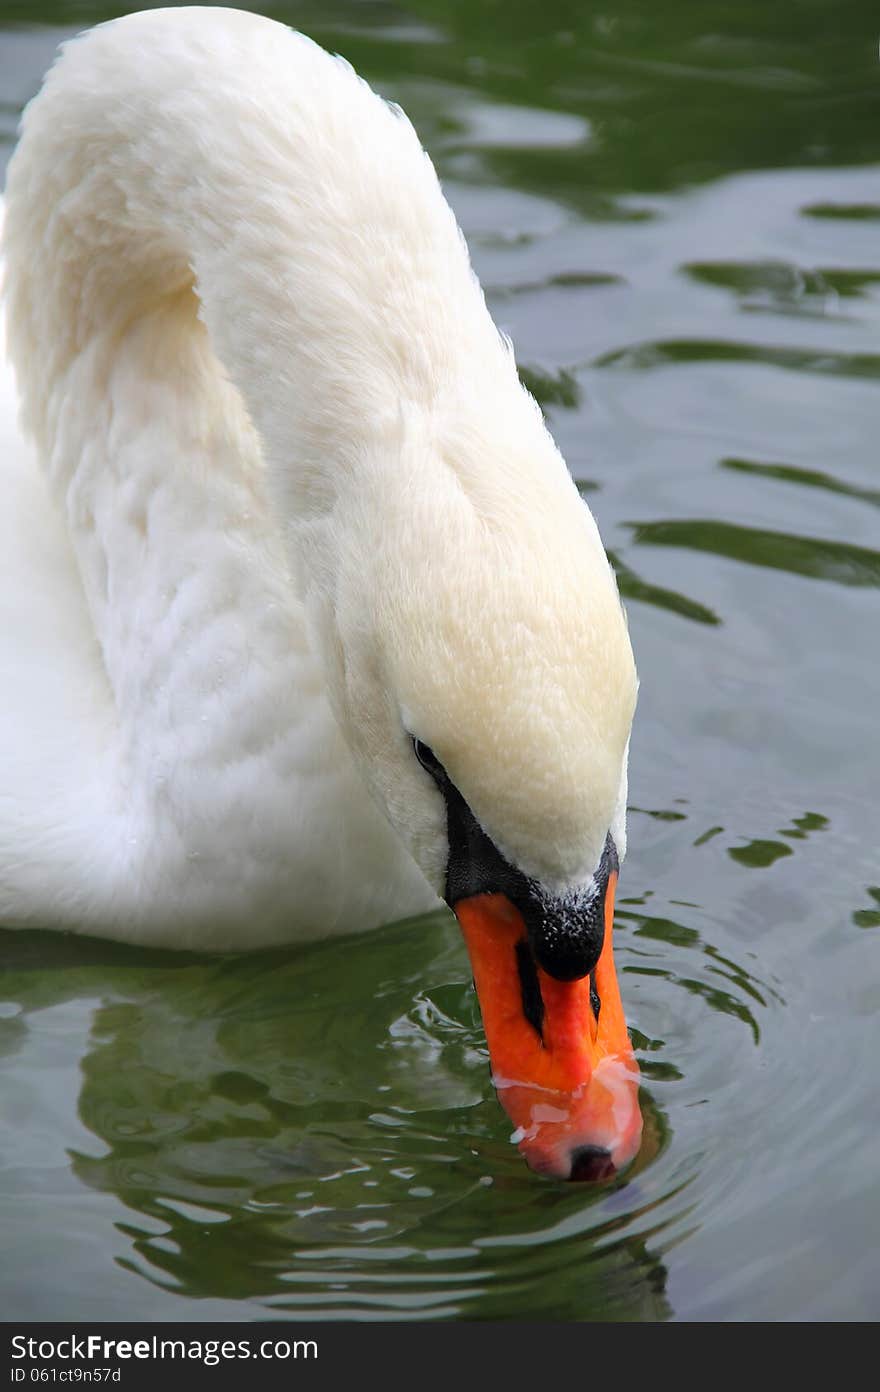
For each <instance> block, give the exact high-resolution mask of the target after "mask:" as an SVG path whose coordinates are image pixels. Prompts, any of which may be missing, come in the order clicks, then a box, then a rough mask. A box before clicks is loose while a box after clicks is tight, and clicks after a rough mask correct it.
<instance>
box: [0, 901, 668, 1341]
mask: <svg viewBox="0 0 880 1392" xmlns="http://www.w3.org/2000/svg"><path fill="white" fill-rule="evenodd" d="M0 961H2V964H3V970H4V995H5V996H6V997H7V998H8V999H9V1000H12V1001H17V1002H19V1003H20V1005H21V1006H22V1007H23V1014H22V1015H21V1016H18V1017H17V1018H16V1021H15V1024H16V1026H17V1033H16V1034H15V1036H14V1037H7V1038H6V1043H7V1045H8V1047H9V1049H10V1051H11V1052H13V1053H14V1052H15V1050H16V1048H17V1047H20V1044H21V1042H22V1039H23V1038H24V1035H25V1034H26V1031H27V1028H28V1023H27V1017H28V1014H29V1013H30V1012H32V1011H34V1010H38V1009H40V1008H41V1007H43V1006H46V1005H49V1004H52V1003H55V1002H57V1001H59V1000H62V999H86V1000H93V999H99V1000H100V1001H101V1002H102V1003H101V1004H100V1005H99V1006H98V1007H97V1008H96V1009H95V1011H94V1016H93V1026H92V1031H91V1039H90V1042H89V1046H88V1048H87V1050H86V1052H85V1055H84V1057H83V1059H82V1061H81V1072H82V1086H81V1090H80V1095H79V1100H78V1111H79V1116H80V1118H81V1120H82V1122H83V1123H84V1124H85V1126H86V1127H87V1128H88V1129H89V1131H90V1132H91V1133H92V1134H93V1135H94V1136H95V1137H96V1138H97V1139H98V1141H99V1142H100V1149H99V1150H98V1151H97V1152H96V1153H86V1151H85V1150H83V1149H82V1148H78V1149H77V1150H75V1151H73V1152H71V1156H70V1159H71V1164H72V1167H73V1171H74V1173H75V1174H76V1175H77V1176H78V1178H79V1179H80V1180H81V1181H82V1182H83V1183H84V1184H86V1185H87V1186H88V1187H89V1188H91V1189H95V1190H99V1191H102V1192H105V1193H108V1194H113V1195H115V1196H116V1197H118V1198H119V1199H120V1200H121V1201H122V1202H123V1203H124V1204H125V1205H126V1206H127V1207H128V1208H129V1210H130V1211H131V1212H132V1214H133V1217H132V1219H131V1220H130V1221H129V1220H126V1221H124V1222H122V1223H120V1224H117V1228H118V1231H119V1232H120V1233H121V1234H123V1235H124V1236H125V1238H126V1240H127V1243H128V1244H129V1251H128V1253H127V1255H124V1256H122V1258H120V1259H118V1260H120V1264H121V1265H122V1266H123V1267H124V1268H125V1269H127V1270H130V1271H134V1272H137V1273H139V1274H140V1275H141V1276H142V1277H144V1278H146V1279H148V1280H150V1281H151V1282H153V1283H155V1284H157V1285H159V1286H161V1287H163V1288H164V1289H166V1290H168V1291H173V1292H177V1293H179V1294H181V1295H186V1296H188V1297H193V1298H207V1297H217V1298H219V1297H223V1298H231V1299H241V1300H244V1299H248V1300H257V1301H260V1302H264V1303H266V1304H267V1305H269V1306H272V1307H277V1308H279V1309H284V1310H286V1311H288V1312H299V1313H300V1314H308V1315H309V1316H314V1315H324V1316H333V1317H339V1316H342V1315H353V1316H356V1317H358V1318H369V1317H370V1316H371V1314H372V1315H375V1316H376V1317H378V1316H379V1315H382V1316H383V1317H385V1318H411V1317H436V1318H441V1317H449V1316H456V1315H460V1314H466V1315H467V1316H468V1317H479V1318H512V1317H517V1316H521V1317H526V1316H530V1317H535V1316H540V1315H542V1314H543V1315H544V1316H545V1317H548V1318H549V1317H553V1318H563V1319H569V1318H571V1319H598V1318H603V1319H604V1318H614V1319H645V1318H649V1319H658V1318H665V1317H667V1315H668V1314H669V1313H670V1311H669V1308H668V1306H667V1304H666V1301H665V1297H664V1294H663V1290H664V1283H665V1271H664V1268H663V1265H662V1262H661V1261H660V1260H659V1258H658V1256H657V1254H656V1252H655V1251H654V1250H653V1244H652V1243H651V1242H649V1240H648V1236H647V1234H646V1232H645V1231H644V1226H645V1225H644V1223H642V1222H641V1221H640V1220H641V1219H642V1218H643V1216H644V1214H645V1212H647V1211H648V1209H649V1208H650V1209H657V1210H658V1211H657V1215H656V1218H654V1219H652V1221H651V1224H650V1231H651V1233H652V1234H657V1233H660V1232H662V1231H663V1230H664V1229H665V1227H666V1225H667V1223H668V1222H671V1221H673V1218H675V1219H680V1216H681V1211H680V1205H679V1206H678V1210H677V1211H676V1213H674V1214H673V1213H672V1212H671V1210H670V1212H669V1213H666V1214H665V1216H662V1215H661V1213H660V1209H661V1208H664V1205H665V1206H666V1207H669V1206H670V1204H671V1202H672V1200H673V1198H674V1193H673V1192H672V1191H668V1192H667V1193H665V1194H664V1195H661V1196H659V1197H658V1195H657V1194H656V1193H655V1194H654V1195H653V1196H652V1197H651V1198H650V1199H648V1198H647V1196H646V1194H645V1193H643V1192H642V1189H641V1179H640V1176H641V1174H642V1172H643V1171H644V1170H645V1169H646V1167H647V1166H648V1165H649V1164H650V1162H651V1160H652V1159H653V1157H654V1156H656V1154H657V1153H658V1151H659V1150H660V1149H662V1148H663V1146H665V1144H666V1142H667V1138H668V1127H667V1125H666V1122H665V1119H664V1118H663V1116H662V1113H661V1112H660V1110H659V1109H658V1107H657V1105H656V1104H655V1103H654V1101H653V1100H652V1098H651V1097H650V1096H649V1095H648V1094H647V1093H643V1106H644V1112H645V1120H646V1128H645V1129H646V1140H645V1144H644V1145H643V1149H642V1154H641V1156H640V1157H639V1159H638V1160H637V1161H636V1164H635V1165H634V1166H633V1167H632V1168H631V1170H630V1171H629V1172H628V1173H627V1175H626V1176H625V1177H624V1178H623V1179H621V1180H619V1181H617V1182H616V1183H615V1184H614V1185H612V1186H610V1187H606V1188H593V1187H592V1186H580V1185H565V1184H553V1183H548V1182H544V1181H539V1180H537V1179H536V1178H535V1176H533V1175H531V1174H530V1173H529V1172H528V1171H527V1170H526V1169H525V1167H524V1165H523V1162H522V1160H521V1158H520V1156H519V1154H518V1152H517V1151H516V1150H515V1148H514V1147H513V1146H512V1145H511V1144H510V1141H509V1130H510V1126H509V1123H508V1122H507V1120H506V1118H505V1117H504V1115H503V1113H502V1111H501V1108H500V1107H499V1105H498V1102H497V1100H496V1098H495V1096H494V1093H493V1090H492V1087H491V1083H490V1080H489V1074H488V1067H487V1058H486V1052H485V1047H484V1041H483V1035H482V1029H481V1026H480V1021H479V1016H478V1012H477V1007H476V1003H475V998H474V995H473V991H472V989H471V986H470V982H469V972H468V968H467V963H466V957H465V953H464V949H463V945H462V943H461V941H460V935H459V932H458V928H457V925H455V923H454V921H452V919H451V916H450V915H448V914H446V913H438V914H436V915H432V916H428V917H427V918H424V919H419V920H415V921H412V922H409V923H405V924H400V925H396V926H395V927H393V928H389V929H386V930H382V931H380V932H379V933H377V934H372V935H368V936H366V937H364V938H354V939H350V940H348V941H346V942H344V943H339V942H337V943H326V944H316V945H315V946H313V947H309V948H307V949H302V950H300V951H283V952H282V951H278V952H269V953H260V954H252V955H246V956H238V957H229V958H223V959H213V958H201V957H198V956H187V957H182V958H177V957H176V956H175V955H174V954H171V953H144V952H140V951H138V950H134V949H127V948H124V947H122V946H120V945H117V944H111V943H101V942H97V941H90V940H80V941H76V942H74V941H70V940H67V939H63V938H57V937H54V936H52V935H49V934H41V933H22V934H11V933H7V934H2V935H0ZM7 1023H9V1022H8V1021H0V1025H2V1024H7ZM3 1037H4V1031H3V1030H2V1029H0V1039H2V1038H3ZM647 1076H648V1074H647V1073H646V1077H647ZM657 1076H660V1074H658V1075H657ZM664 1076H668V1077H669V1078H672V1077H674V1076H677V1073H676V1071H675V1070H674V1068H672V1069H670V1070H669V1071H668V1073H667V1074H666V1075H664ZM664 1213H665V1208H664ZM634 1227H638V1228H639V1231H638V1232H635V1231H632V1229H633V1228H634ZM502 1235H503V1236H502ZM560 1262H563V1263H564V1264H565V1268H566V1272H567V1279H566V1281H565V1282H559V1281H558V1280H557V1281H554V1280H553V1279H552V1274H553V1272H554V1271H556V1270H558V1266H559V1263H560Z"/></svg>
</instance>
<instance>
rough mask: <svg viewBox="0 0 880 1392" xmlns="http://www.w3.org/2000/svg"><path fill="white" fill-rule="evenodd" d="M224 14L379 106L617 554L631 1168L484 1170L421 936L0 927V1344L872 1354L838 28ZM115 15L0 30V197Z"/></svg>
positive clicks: (867, 904) (869, 67) (876, 379)
mask: <svg viewBox="0 0 880 1392" xmlns="http://www.w3.org/2000/svg"><path fill="white" fill-rule="evenodd" d="M266 9H267V12H271V13H273V14H274V15H276V16H277V17H279V18H284V19H287V20H289V21H290V22H292V23H294V24H296V25H297V26H298V27H301V28H303V29H304V30H306V31H307V32H309V33H311V34H312V35H313V36H314V37H315V38H317V39H318V40H319V41H320V42H322V43H324V44H325V45H326V46H328V47H330V48H332V49H335V50H338V51H341V52H342V53H344V54H345V55H346V56H347V57H348V58H350V59H351V61H352V62H354V63H355V65H356V66H357V67H358V69H359V70H360V71H361V72H363V73H364V75H365V76H367V77H368V78H369V79H370V81H371V82H372V83H373V85H374V86H376V87H377V88H378V90H380V91H381V92H382V93H383V94H385V95H386V96H388V97H390V98H393V99H394V100H397V101H399V102H401V103H402V104H403V105H404V106H405V108H406V110H407V112H408V113H409V115H410V116H411V118H412V119H413V121H414V123H415V124H416V126H417V128H418V130H419V131H420V133H421V135H422V138H423V140H424V142H425V144H426V145H427V147H428V149H429V150H430V152H431V154H432V156H433V158H434V160H435V161H436V164H437V166H438V169H439V172H440V174H441V177H442V179H443V182H444V187H445V189H446V191H447V194H448V196H449V198H450V200H451V202H452V204H453V206H454V208H455V210H456V212H457V214H458V216H459V219H460V221H461V223H462V226H463V228H464V230H465V233H466V235H467V237H468V240H469V242H470V246H471V249H472V253H473V258H474V262H475V265H476V268H477V270H478V272H479V274H480V276H481V278H482V280H483V283H484V285H485V286H486V289H487V293H488V297H489V301H490V304H491V307H492V310H493V313H494V315H495V317H496V319H497V321H498V323H499V324H500V326H501V327H502V328H503V329H504V330H505V331H506V332H508V333H510V334H511V335H512V337H513V339H514V342H515V345H516V351H517V357H518V361H519V363H520V365H521V370H522V374H523V377H524V379H525V380H526V381H527V383H528V385H529V386H530V388H531V390H532V391H534V393H535V394H536V396H537V397H538V399H539V400H540V401H541V403H542V405H543V407H544V409H545V411H546V413H547V416H548V418H549V420H550V423H551V426H552V429H553V431H554V434H555V436H556V438H557V440H558V442H559V444H560V446H561V448H562V449H563V452H564V453H565V455H566V458H567V460H568V462H569V465H570V467H571V469H572V472H573V474H574V476H575V477H576V479H577V480H578V481H579V482H580V484H581V486H582V487H583V489H584V491H585V494H586V495H587V496H588V498H589V501H590V505H591V507H592V508H593V510H594V512H595V514H596V517H597V519H598V521H599V524H600V527H601V529H602V533H603V537H604V539H605V541H606V544H607V546H608V548H609V550H610V552H611V553H612V556H613V559H614V563H615V566H616V568H617V571H618V576H619V579H620V584H621V589H622V592H623V594H624V596H625V598H626V601H627V606H628V611H629V618H630V626H631V631H632V636H633V643H634V647H635V651H636V656H637V660H638V664H639V670H640V675H641V683H642V685H641V693H640V700H639V710H638V715H637V719H636V728H635V735H634V740H633V749H632V756H631V787H630V796H631V800H632V809H631V813H630V825H629V836H630V851H629V856H628V858H627V861H626V864H625V866H624V870H623V874H622V879H621V887H620V901H619V912H618V915H617V929H616V941H617V944H618V946H617V960H618V971H619V973H620V978H621V988H622V992H623V996H624V1001H625V1004H626V1008H627V1013H628V1018H629V1021H630V1024H631V1027H632V1033H633V1038H634V1040H635V1043H636V1046H637V1053H638V1056H639V1060H640V1063H641V1067H642V1072H643V1078H644V1107H645V1113H646V1118H647V1128H646V1136H647V1139H646V1143H645V1146H644V1148H643V1154H642V1156H641V1157H640V1159H639V1161H638V1162H637V1164H636V1165H635V1167H634V1168H633V1170H632V1172H631V1173H630V1174H629V1175H627V1176H626V1177H625V1178H623V1179H622V1180H621V1181H619V1182H618V1183H616V1184H614V1185H613V1186H611V1187H605V1188H597V1189H591V1188H589V1187H586V1186H566V1185H559V1184H553V1183H550V1182H542V1181H540V1180H538V1179H536V1178H535V1177H534V1176H532V1175H530V1174H529V1173H528V1172H527V1171H526V1170H525V1168H524V1166H523V1164H522V1162H521V1160H520V1159H519V1157H518V1155H517V1153H516V1151H515V1149H514V1148H513V1147H512V1146H511V1145H510V1142H509V1129H510V1128H509V1124H508V1123H507V1122H506V1119H505V1117H504V1115H503V1113H502V1112H501V1109H500V1107H499V1106H498V1104H497V1102H496V1100H495V1099H494V1096H493V1094H492V1090H491V1086H490V1084H489V1079H488V1071H487V1064H486V1054H485V1048H484V1045H483V1039H482V1034H481V1030H480V1024H479V1018H478V1015H477V1011H476V1005H475V1001H474V997H473V994H472V992H471V989H470V985H469V972H468V968H467V963H466V957H465V952H464V947H463V944H462V942H461V940H460V936H459V934H458V930H457V928H456V926H455V924H454V922H453V921H452V919H451V918H450V917H449V916H448V915H446V914H437V915H435V916H433V917H429V918H425V919H421V920H419V921H418V922H415V923H409V924H403V925H391V926H389V927H388V928H387V929H385V930H383V931H381V932H380V933H378V934H374V935H371V936H368V937H364V938H355V939H352V940H350V941H346V942H345V943H342V944H340V943H335V944H330V945H318V946H314V947H311V948H308V949H306V950H301V951H296V952H294V951H291V952H279V953H271V954H262V955H254V956H250V957H245V958H237V959H232V958H230V959H222V960H217V959H203V958H197V957H186V958H183V957H174V956H171V955H163V954H151V953H148V952H143V951H134V950H127V949H123V948H121V947H117V946H114V945H111V944H102V943H94V942H89V941H80V942H77V941H71V940H66V939H61V938H57V937H52V936H51V935H48V934H39V933H31V934H12V933H5V934H0V966H2V975H0V1055H2V1068H0V1117H2V1121H3V1139H2V1142H0V1235H2V1247H3V1251H4V1253H6V1254H7V1260H5V1261H4V1262H2V1263H0V1309H2V1311H3V1314H4V1317H5V1318H7V1319H11V1318H28V1317H30V1318H55V1319H82V1318H86V1317H106V1318H117V1319H120V1318H135V1319H139V1318H146V1319H150V1318H167V1319H175V1318H199V1319H204V1318H215V1317H225V1318H243V1319H251V1318H265V1317H266V1316H267V1314H273V1315H285V1316H291V1317H298V1318H327V1319H333V1318H338V1317H340V1316H354V1317H357V1318H365V1319H370V1318H383V1319H388V1318H400V1319H408V1318H426V1317H431V1318H437V1319H444V1318H445V1319H449V1318H479V1319H522V1318H546V1319H563V1320H597V1319H619V1320H644V1319H673V1318H674V1319H728V1320H753V1319H784V1320H795V1319H796V1320H804V1319H810V1320H814V1319H818V1320H830V1319H876V1318H877V1316H878V1314H880V1299H878V1289H880V1255H878V1254H880V1217H878V1215H880V1126H878V1120H880V1116H878V1112H880V1108H878V1103H877V1087H876V1080H875V1076H874V1073H875V1061H874V1056H875V1041H876V1038H877V1029H878V1017H880V970H878V955H877V954H878V930H880V866H878V839H880V838H878V832H880V817H878V810H877V801H878V800H877V789H878V787H880V745H878V738H877V721H878V714H877V713H878V710H880V662H878V637H880V622H878V615H880V593H878V591H880V473H878V466H877V427H878V406H880V398H878V383H880V173H878V168H877V161H878V158H880V147H878V141H880V109H878V93H880V85H878V73H877V30H876V9H875V7H874V6H873V5H870V4H868V3H862V0H849V2H848V3H843V4H839V5H836V6H829V5H828V4H827V3H818V2H817V0H807V2H806V3H802V4H799V5H797V6H791V5H788V6H777V7H768V6H766V5H763V4H760V5H759V4H758V3H756V0H743V3H740V4H738V5H737V6H735V7H726V8H724V7H720V8H719V7H706V6H705V5H702V4H697V3H696V0H691V2H690V3H682V2H681V0H679V3H671V0H662V2H661V3H655V4H651V5H647V4H637V3H635V0H623V2H622V3H617V4H615V5H614V6H613V7H612V6H607V7H605V9H602V8H601V7H599V8H596V7H594V6H585V5H578V4H572V3H570V2H569V0H547V2H546V3H544V4H541V5H540V6H536V5H534V4H524V3H523V4H520V3H507V4H505V5H503V6H501V5H498V4H495V3H489V2H488V0H486V3H482V4H479V3H472V0H459V3H455V0H423V3H410V4H407V5H405V6H404V5H400V6H394V5H390V4H385V3H381V2H380V0H377V2H376V3H352V0H348V2H347V3H346V2H344V0H330V3H322V4H318V3H317V0H312V2H311V3H303V4H301V5H295V4H290V5H276V6H272V7H268V6H267V7H266ZM120 12H121V9H117V8H116V7H113V6H106V5H105V6H101V5H95V4H91V3H68V4H64V3H57V4H54V5H50V4H45V3H42V0H41V3H38V4H37V3H33V4H32V3H27V4H24V3H17V4H16V3H11V4H10V3H6V4H3V3H0V26H2V28H0V138H2V142H3V147H2V148H3V154H4V156H6V155H8V152H9V149H10V147H11V143H12V140H13V138H14V130H15V125H16V122H17V119H18V114H19V111H20V108H21V105H22V103H23V102H24V101H25V100H26V99H27V98H28V97H29V96H30V95H31V94H32V93H33V92H34V91H35V89H36V86H37V84H38V81H39V76H40V74H41V72H42V70H43V69H44V67H45V66H46V64H47V63H48V61H49V60H50V57H51V54H52V52H53V51H54V48H55V46H56V44H57V43H58V41H59V40H60V39H62V38H64V37H66V36H67V35H68V34H70V33H72V32H74V31H75V30H77V29H79V28H81V27H83V26H84V25H87V24H89V23H91V22H93V21H95V20H97V19H99V18H104V17H108V16H110V15H111V14H115V13H120ZM38 19H39V20H41V21H42V22H41V23H40V24H39V25H38V24H37V20H38ZM10 1253H11V1254H13V1259H12V1260H10V1259H9V1257H8V1254H10Z"/></svg>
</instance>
